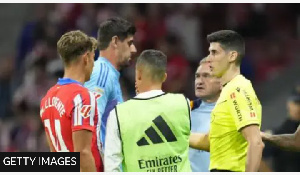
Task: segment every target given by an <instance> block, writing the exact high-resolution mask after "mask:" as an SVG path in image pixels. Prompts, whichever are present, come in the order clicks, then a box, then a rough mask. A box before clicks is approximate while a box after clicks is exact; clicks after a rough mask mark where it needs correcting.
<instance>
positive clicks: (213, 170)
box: [210, 169, 233, 172]
mask: <svg viewBox="0 0 300 175" xmlns="http://www.w3.org/2000/svg"><path fill="white" fill-rule="evenodd" d="M210 172H233V171H230V170H218V169H211V170H210Z"/></svg>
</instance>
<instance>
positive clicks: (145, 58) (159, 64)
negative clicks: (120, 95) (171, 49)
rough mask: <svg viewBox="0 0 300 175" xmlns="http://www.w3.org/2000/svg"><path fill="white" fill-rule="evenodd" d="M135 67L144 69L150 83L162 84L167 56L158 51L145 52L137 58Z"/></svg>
mask: <svg viewBox="0 0 300 175" xmlns="http://www.w3.org/2000/svg"><path fill="white" fill-rule="evenodd" d="M136 66H142V67H144V68H145V69H144V71H145V72H146V73H147V74H148V75H149V76H150V78H151V79H152V81H154V82H162V81H163V80H164V77H165V73H166V71H167V56H166V55H165V54H164V53H163V52H161V51H159V50H145V51H143V52H142V53H141V55H140V56H139V57H138V59H137V63H136Z"/></svg>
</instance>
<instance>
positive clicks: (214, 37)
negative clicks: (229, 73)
mask: <svg viewBox="0 0 300 175" xmlns="http://www.w3.org/2000/svg"><path fill="white" fill-rule="evenodd" d="M207 41H208V42H209V43H212V42H217V43H220V46H221V47H222V48H223V49H224V50H225V51H236V52H237V53H238V56H237V60H236V64H237V65H240V64H241V62H242V58H243V57H244V56H245V41H244V39H243V37H242V36H241V35H240V34H238V33H237V32H235V31H232V30H220V31H217V32H214V33H211V34H209V35H207Z"/></svg>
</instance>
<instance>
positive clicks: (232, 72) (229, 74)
mask: <svg viewBox="0 0 300 175" xmlns="http://www.w3.org/2000/svg"><path fill="white" fill-rule="evenodd" d="M239 74H241V71H240V67H239V66H236V65H233V64H232V65H230V67H229V69H228V70H227V71H226V72H225V73H224V75H223V76H222V77H221V79H220V81H221V85H222V86H224V85H225V84H227V83H228V82H230V81H231V80H232V79H233V78H234V77H236V76H237V75H239Z"/></svg>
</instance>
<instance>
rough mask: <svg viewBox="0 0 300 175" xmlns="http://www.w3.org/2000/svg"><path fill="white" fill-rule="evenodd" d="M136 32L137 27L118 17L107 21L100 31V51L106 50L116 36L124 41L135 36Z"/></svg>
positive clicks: (101, 25)
mask: <svg viewBox="0 0 300 175" xmlns="http://www.w3.org/2000/svg"><path fill="white" fill-rule="evenodd" d="M135 32H136V28H135V26H134V25H133V24H132V23H130V22H128V21H127V20H125V19H122V18H118V17H114V18H110V19H107V20H105V21H104V22H102V23H101V24H100V27H99V29H98V38H97V39H98V43H99V49H100V50H105V49H106V48H107V47H108V45H109V43H110V42H111V39H112V37H114V36H117V37H118V38H119V39H120V40H121V41H124V40H125V39H126V38H127V37H128V36H131V35H132V36H133V35H134V34H135Z"/></svg>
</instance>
